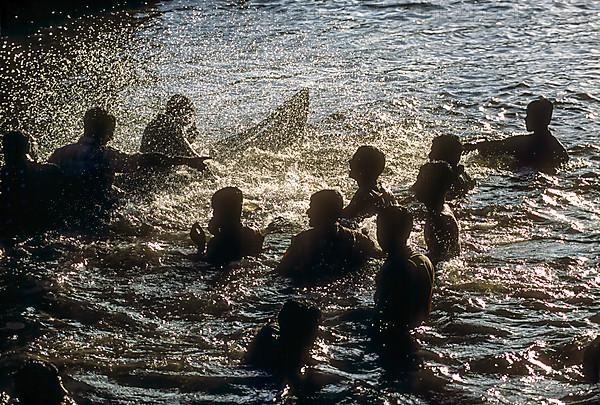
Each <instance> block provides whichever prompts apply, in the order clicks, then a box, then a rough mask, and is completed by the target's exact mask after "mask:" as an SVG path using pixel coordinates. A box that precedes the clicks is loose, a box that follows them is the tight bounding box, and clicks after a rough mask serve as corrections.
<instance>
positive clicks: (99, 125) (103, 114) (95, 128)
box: [83, 107, 117, 145]
mask: <svg viewBox="0 0 600 405" xmlns="http://www.w3.org/2000/svg"><path fill="white" fill-rule="evenodd" d="M116 122H117V121H116V119H115V116H114V115H112V114H111V113H109V112H108V111H106V110H105V109H104V108H102V107H94V108H90V109H89V110H87V111H86V113H85V115H84V116H83V135H84V136H85V137H88V138H92V139H94V140H95V141H96V142H97V143H99V144H100V145H106V144H107V143H108V142H110V141H111V140H112V138H113V136H114V133H115V126H116Z"/></svg>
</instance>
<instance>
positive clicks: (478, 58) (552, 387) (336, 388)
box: [0, 0, 600, 403]
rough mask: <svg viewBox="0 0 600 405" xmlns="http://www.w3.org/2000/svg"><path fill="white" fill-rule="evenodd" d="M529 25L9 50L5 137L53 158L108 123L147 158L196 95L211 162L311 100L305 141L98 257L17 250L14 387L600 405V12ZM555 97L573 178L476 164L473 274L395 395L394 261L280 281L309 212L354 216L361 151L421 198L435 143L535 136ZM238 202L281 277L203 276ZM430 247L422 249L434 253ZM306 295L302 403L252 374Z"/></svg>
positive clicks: (183, 15)
mask: <svg viewBox="0 0 600 405" xmlns="http://www.w3.org/2000/svg"><path fill="white" fill-rule="evenodd" d="M523 3H525V2H522V1H477V2H473V1H466V0H465V1H451V0H439V1H431V2H395V1H385V0H384V1H377V2H375V1H350V0H345V1H335V2H320V1H311V2H293V1H279V2H276V1H249V2H246V4H245V5H242V6H240V5H239V4H238V3H236V2H233V1H232V2H229V3H228V2H224V1H192V0H180V1H172V2H165V3H164V4H160V5H158V6H157V7H155V8H149V9H144V10H137V11H135V12H131V13H129V14H126V13H113V14H112V15H109V16H102V17H89V18H83V19H79V20H74V21H70V22H69V23H68V24H66V25H65V27H62V28H54V29H51V30H44V31H41V32H40V33H38V34H36V35H33V36H31V37H27V38H20V39H11V40H4V41H2V42H0V61H1V62H0V77H1V78H2V80H1V81H0V123H7V122H9V123H13V124H14V123H15V121H16V122H18V123H19V125H20V126H22V127H24V128H26V129H28V130H29V131H31V132H33V133H34V134H37V136H38V138H39V144H40V145H39V146H40V152H41V155H42V156H47V155H48V154H49V153H50V152H51V151H52V150H53V148H56V147H57V146H59V145H62V144H65V143H67V142H70V141H73V140H75V139H76V138H77V137H78V135H79V134H80V132H81V130H82V128H81V127H82V125H81V117H82V115H83V112H84V111H85V110H86V109H87V108H89V107H91V106H93V105H97V104H100V105H105V106H107V107H109V108H110V109H111V110H112V111H114V112H115V114H116V115H117V119H118V129H117V131H118V133H117V136H116V139H115V141H114V143H115V145H117V146H118V147H119V148H122V149H124V150H127V151H131V152H133V151H135V150H136V148H137V145H138V144H139V141H140V137H141V133H142V131H143V128H144V126H145V125H146V123H148V122H149V121H150V119H151V117H152V116H153V115H154V114H155V113H156V112H158V111H159V110H160V109H161V108H162V106H163V104H164V102H165V101H166V99H167V98H168V97H169V96H170V95H172V94H174V93H176V92H181V93H185V94H188V95H190V96H191V97H192V98H193V99H194V101H195V103H196V105H197V107H198V116H197V119H198V126H199V129H200V130H201V131H202V132H203V133H204V134H205V137H204V139H202V141H201V142H198V145H197V147H198V149H199V150H200V151H203V152H204V153H208V152H209V151H211V150H212V149H214V148H212V147H211V145H212V144H213V143H214V142H215V141H216V140H218V139H221V138H223V137H226V136H230V135H232V134H235V133H238V132H239V131H241V130H243V129H244V128H248V127H250V126H251V125H252V124H254V123H256V122H258V121H260V120H261V119H262V118H264V117H265V116H266V115H267V114H268V112H269V111H271V110H272V109H273V108H275V106H277V105H278V104H279V103H281V102H282V101H283V100H285V99H286V98H287V97H289V96H290V95H292V94H293V93H294V92H295V91H296V90H297V89H299V88H304V87H306V88H309V89H310V90H311V112H310V118H309V122H310V128H309V129H308V130H307V131H306V135H305V137H304V138H303V139H289V140H282V141H281V142H280V143H279V144H280V145H279V146H278V147H277V148H274V147H269V145H268V144H267V145H265V144H261V143H260V142H258V143H257V144H256V145H254V146H253V147H249V148H247V149H246V150H243V151H241V152H240V151H238V150H237V149H236V150H235V151H234V150H232V151H227V150H222V149H220V150H213V151H212V153H213V154H214V155H215V160H214V162H213V163H212V164H211V172H212V174H211V175H206V176H202V175H199V174H196V173H192V172H188V171H186V170H185V169H181V170H179V171H178V172H177V173H174V174H173V175H172V176H170V177H169V178H168V179H166V181H165V183H166V184H165V185H164V187H161V188H160V190H155V191H154V192H150V193H137V194H132V196H131V198H130V199H128V200H127V201H125V202H124V204H123V206H122V207H121V208H120V209H119V211H118V213H117V214H116V215H115V216H114V219H113V221H112V222H111V224H110V225H109V226H108V227H107V229H105V230H103V231H102V232H100V235H101V236H98V235H89V234H85V233H84V234H81V233H76V232H72V233H56V232H50V233H47V234H44V235H39V236H36V237H34V238H31V239H28V240H24V241H22V240H21V241H17V242H16V243H15V246H12V247H10V248H6V249H5V250H4V253H3V256H2V258H1V263H0V266H1V267H0V289H1V290H0V292H1V294H2V298H1V300H2V302H3V304H2V305H3V309H2V313H0V339H1V340H0V348H1V349H2V357H1V358H0V361H1V362H2V366H3V367H4V369H8V368H10V364H11V362H12V361H13V359H14V358H15V357H16V356H18V355H20V354H24V353H29V354H32V355H36V356H40V357H42V358H44V359H47V360H49V361H52V362H54V363H56V364H57V365H58V366H59V368H60V369H61V371H62V373H63V374H64V375H67V376H69V378H67V381H66V382H67V385H68V387H69V388H71V389H72V390H73V391H74V392H75V393H76V396H77V398H78V399H80V400H81V401H82V402H84V403H85V402H105V401H108V400H112V401H117V402H129V403H134V402H135V403H157V402H171V403H173V402H182V403H189V402H222V403H231V402H238V403H264V402H267V401H275V402H284V403H291V402H295V401H300V402H302V401H306V402H319V403H357V402H362V403H372V402H374V403H393V402H397V403H422V402H433V403H480V402H484V401H488V402H491V403H541V402H544V403H557V401H563V402H575V403H597V402H598V401H600V391H599V389H598V388H597V387H593V386H590V385H587V384H584V383H582V382H581V380H582V372H581V368H580V366H579V363H580V360H581V359H580V356H581V348H582V347H583V346H584V345H585V344H586V343H587V342H589V341H590V340H592V339H593V337H594V336H595V335H597V334H598V332H599V326H598V324H599V323H600V316H599V313H600V304H599V298H600V288H599V286H600V260H599V259H598V252H599V251H600V249H599V247H600V225H599V221H598V220H599V216H600V181H599V180H598V175H599V174H600V169H599V161H600V159H599V157H598V156H599V154H598V153H599V152H600V141H599V138H598V134H599V132H600V122H599V118H598V114H599V113H600V62H599V61H600V59H599V55H600V51H599V48H598V44H599V43H600V23H599V22H598V15H599V13H600V5H599V4H596V3H595V2H587V1H577V0H554V1H550V0H542V1H539V2H536V5H529V4H523ZM537 95H545V96H546V97H549V98H551V99H553V100H555V105H556V108H555V114H554V121H553V124H552V127H551V128H552V129H553V130H554V132H555V135H557V137H558V138H559V139H561V141H562V142H563V143H564V144H565V146H566V147H567V149H568V151H569V153H570V155H571V157H572V159H571V162H570V163H569V165H568V166H567V167H565V168H564V169H563V170H561V171H560V172H559V173H558V174H556V175H554V176H549V175H541V174H536V173H532V172H529V171H520V172H511V171H508V170H507V169H505V168H503V167H502V166H498V165H497V164H495V163H489V162H485V161H482V160H480V159H478V158H477V156H475V155H473V156H469V157H468V158H467V159H466V160H465V165H466V167H467V170H468V171H469V172H470V173H472V175H473V176H474V177H475V178H476V179H477V181H478V187H477V188H476V189H475V190H474V191H473V192H472V193H471V194H469V195H468V197H467V198H465V199H464V200H463V201H462V202H460V203H458V204H457V205H456V207H455V210H456V213H457V217H458V218H459V221H460V224H461V227H462V232H463V235H462V237H463V252H464V253H463V255H462V256H461V257H460V258H459V259H456V260H453V261H451V262H449V263H446V264H444V265H443V266H442V267H441V268H440V269H439V276H438V284H437V287H436V291H435V295H434V310H433V313H432V315H431V318H430V319H429V321H428V322H427V323H426V325H425V326H423V327H422V328H420V329H419V330H418V332H417V334H416V336H417V338H418V340H419V342H420V344H421V347H422V353H421V355H422V358H423V362H424V366H423V368H422V370H421V371H419V372H418V373H417V374H416V375H413V376H410V377H407V378H406V379H401V380H397V379H394V378H389V377H388V376H387V374H386V373H385V372H384V371H383V369H382V368H381V366H380V364H379V362H378V358H377V355H376V354H375V353H374V351H373V345H372V344H371V343H370V337H369V336H370V335H369V325H370V312H369V310H370V309H371V308H372V306H373V301H372V296H373V292H374V291H373V279H374V274H375V271H376V269H377V267H378V266H379V265H380V263H377V262H373V263H371V264H370V265H369V266H367V268H365V269H364V270H363V271H362V272H361V273H359V274H356V275H352V276H348V277H347V278H345V279H342V280H339V281H337V282H334V283H332V284H331V285H325V286H320V287H315V288H307V289H298V288H295V287H292V286H290V285H289V284H288V282H287V281H286V280H284V279H281V278H279V277H277V276H274V275H273V274H271V272H270V271H271V269H272V268H273V267H274V265H275V263H276V261H277V260H278V258H279V257H280V256H281V254H282V253H283V251H284V250H285V248H286V246H287V244H288V243H289V238H290V236H291V235H292V234H294V233H296V232H297V231H299V230H300V229H302V228H304V227H306V226H307V224H306V220H305V215H304V212H305V210H306V208H307V203H308V197H309V196H310V194H311V193H312V192H314V191H316V190H318V189H321V188H324V187H337V188H340V189H341V190H342V191H343V192H344V193H345V195H346V198H349V197H350V196H351V193H352V190H353V188H354V184H353V183H352V182H351V181H350V180H349V179H348V178H347V171H348V168H347V161H348V159H349V157H350V156H351V154H352V153H353V152H354V150H355V149H356V148H357V147H358V146H359V145H361V144H365V143H368V144H374V145H377V146H378V147H380V148H381V149H382V150H383V151H384V152H385V153H386V155H387V157H388V165H387V169H386V171H385V172H384V175H383V179H384V181H385V182H386V183H387V184H388V185H389V186H390V187H391V188H392V189H393V190H394V192H395V193H397V194H398V195H399V196H405V195H407V193H408V192H407V188H408V186H409V185H410V184H411V183H412V182H413V181H414V179H415V177H416V172H417V170H418V167H419V166H420V164H421V163H422V162H423V161H424V160H425V158H426V154H427V151H428V148H429V145H430V141H431V139H432V138H433V137H434V136H436V135H438V134H442V133H451V134H457V135H459V136H461V137H463V138H464V139H471V138H480V137H488V138H495V137H504V136H508V135H511V134H515V133H522V132H523V130H524V123H523V118H524V107H525V106H526V104H527V103H528V102H529V101H531V100H532V99H534V98H535V97H536V96H537ZM281 145H282V146H281ZM225 185H237V186H239V187H241V188H242V189H243V191H244V193H245V196H246V202H245V209H244V218H245V220H246V221H247V222H248V223H249V224H252V225H254V226H257V227H262V228H265V227H267V226H268V225H269V224H271V223H274V224H275V226H274V228H275V229H276V232H274V233H273V234H270V235H269V236H268V237H267V240H266V244H265V253H264V255H263V256H262V257H261V258H259V259H257V260H244V261H242V262H241V263H240V264H238V265H235V266H233V267H232V268H231V269H228V270H227V271H212V270H206V269H203V268H200V267H197V266H194V265H193V264H192V263H191V262H189V261H188V260H187V259H186V258H185V257H184V255H185V254H186V253H190V252H192V251H193V248H192V245H191V242H190V241H189V240H188V236H187V232H188V230H189V227H190V225H191V224H192V223H193V222H194V221H196V220H199V221H200V222H201V223H204V224H206V222H207V220H208V216H209V215H210V212H209V210H208V201H209V197H210V195H211V194H212V193H213V192H214V191H215V190H217V189H218V188H220V187H222V186H225ZM368 226H369V227H370V228H371V230H373V224H372V223H370V224H368ZM417 228H418V229H417V231H420V227H419V226H418V227H417ZM413 242H414V243H415V244H417V245H420V246H423V245H424V242H423V240H422V237H421V233H420V232H414V233H413ZM297 296H302V297H307V298H310V299H312V300H314V301H316V302H318V303H319V306H320V307H321V308H322V309H323V313H324V321H323V325H322V327H321V332H320V337H319V339H318V344H317V345H316V347H315V350H314V353H313V354H314V356H313V357H314V358H315V360H316V362H315V363H316V364H315V365H314V366H313V369H314V370H317V371H319V372H320V373H321V375H322V377H323V379H324V381H323V382H322V387H320V388H318V389H313V390H309V389H296V390H294V389H292V390H291V391H286V390H281V389H280V387H279V386H278V385H277V384H276V383H275V382H273V381H272V380H271V379H269V378H268V377H267V376H266V375H265V374H263V373H261V372H257V371H254V370H251V369H248V368H246V367H244V366H243V365H241V364H240V358H241V356H242V354H243V351H244V348H245V346H246V344H247V343H248V341H249V340H250V338H251V337H252V334H253V328H254V327H256V326H258V325H260V324H262V323H263V322H265V321H266V320H267V319H268V318H269V317H271V316H273V315H274V314H275V313H276V312H277V310H278V309H279V307H280V306H281V304H282V302H283V301H284V300H285V299H287V298H289V297H297ZM5 380H6V379H5V377H4V376H0V383H4V382H5Z"/></svg>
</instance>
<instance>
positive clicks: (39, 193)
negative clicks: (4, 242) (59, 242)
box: [0, 131, 63, 234]
mask: <svg viewBox="0 0 600 405" xmlns="http://www.w3.org/2000/svg"><path fill="white" fill-rule="evenodd" d="M30 139H31V138H30V137H29V136H27V135H26V134H24V133H23V132H20V131H11V132H8V133H6V134H4V136H3V137H2V150H3V153H4V166H2V168H1V169H0V207H1V211H0V212H1V216H2V217H1V220H2V232H3V233H4V234H15V233H19V232H22V231H31V230H34V229H42V228H44V227H47V226H51V225H52V224H53V221H54V220H56V219H57V214H58V207H59V204H60V199H61V197H62V191H63V189H62V187H63V176H62V173H61V171H60V169H59V168H58V166H56V165H53V164H40V163H36V162H34V161H33V160H32V159H31V157H30V152H31V140H30Z"/></svg>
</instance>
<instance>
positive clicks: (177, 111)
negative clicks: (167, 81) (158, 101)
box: [166, 94, 196, 122]
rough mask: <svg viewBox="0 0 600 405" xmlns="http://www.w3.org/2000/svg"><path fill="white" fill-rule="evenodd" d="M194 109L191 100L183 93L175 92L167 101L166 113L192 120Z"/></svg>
mask: <svg viewBox="0 0 600 405" xmlns="http://www.w3.org/2000/svg"><path fill="white" fill-rule="evenodd" d="M195 111H196V109H195V107H194V103H192V100H191V99H190V98H189V97H187V96H184V95H183V94H175V95H174V96H172V97H171V98H170V99H169V101H167V108H166V113H167V115H169V116H171V117H173V118H178V119H182V120H184V121H186V122H187V121H192V119H193V116H194V112H195Z"/></svg>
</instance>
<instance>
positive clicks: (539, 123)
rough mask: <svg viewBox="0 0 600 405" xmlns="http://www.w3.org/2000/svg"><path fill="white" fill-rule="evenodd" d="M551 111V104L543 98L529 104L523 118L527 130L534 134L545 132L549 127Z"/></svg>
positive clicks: (552, 107)
mask: <svg viewBox="0 0 600 405" xmlns="http://www.w3.org/2000/svg"><path fill="white" fill-rule="evenodd" d="M553 109H554V106H553V105H552V102H551V101H550V100H548V99H547V98H544V97H540V99H538V100H535V101H532V102H531V103H529V104H528V105H527V116H526V117H525V125H526V127H527V130H528V131H534V132H537V131H543V130H545V129H546V128H547V127H548V125H550V120H551V119H552V110H553Z"/></svg>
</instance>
